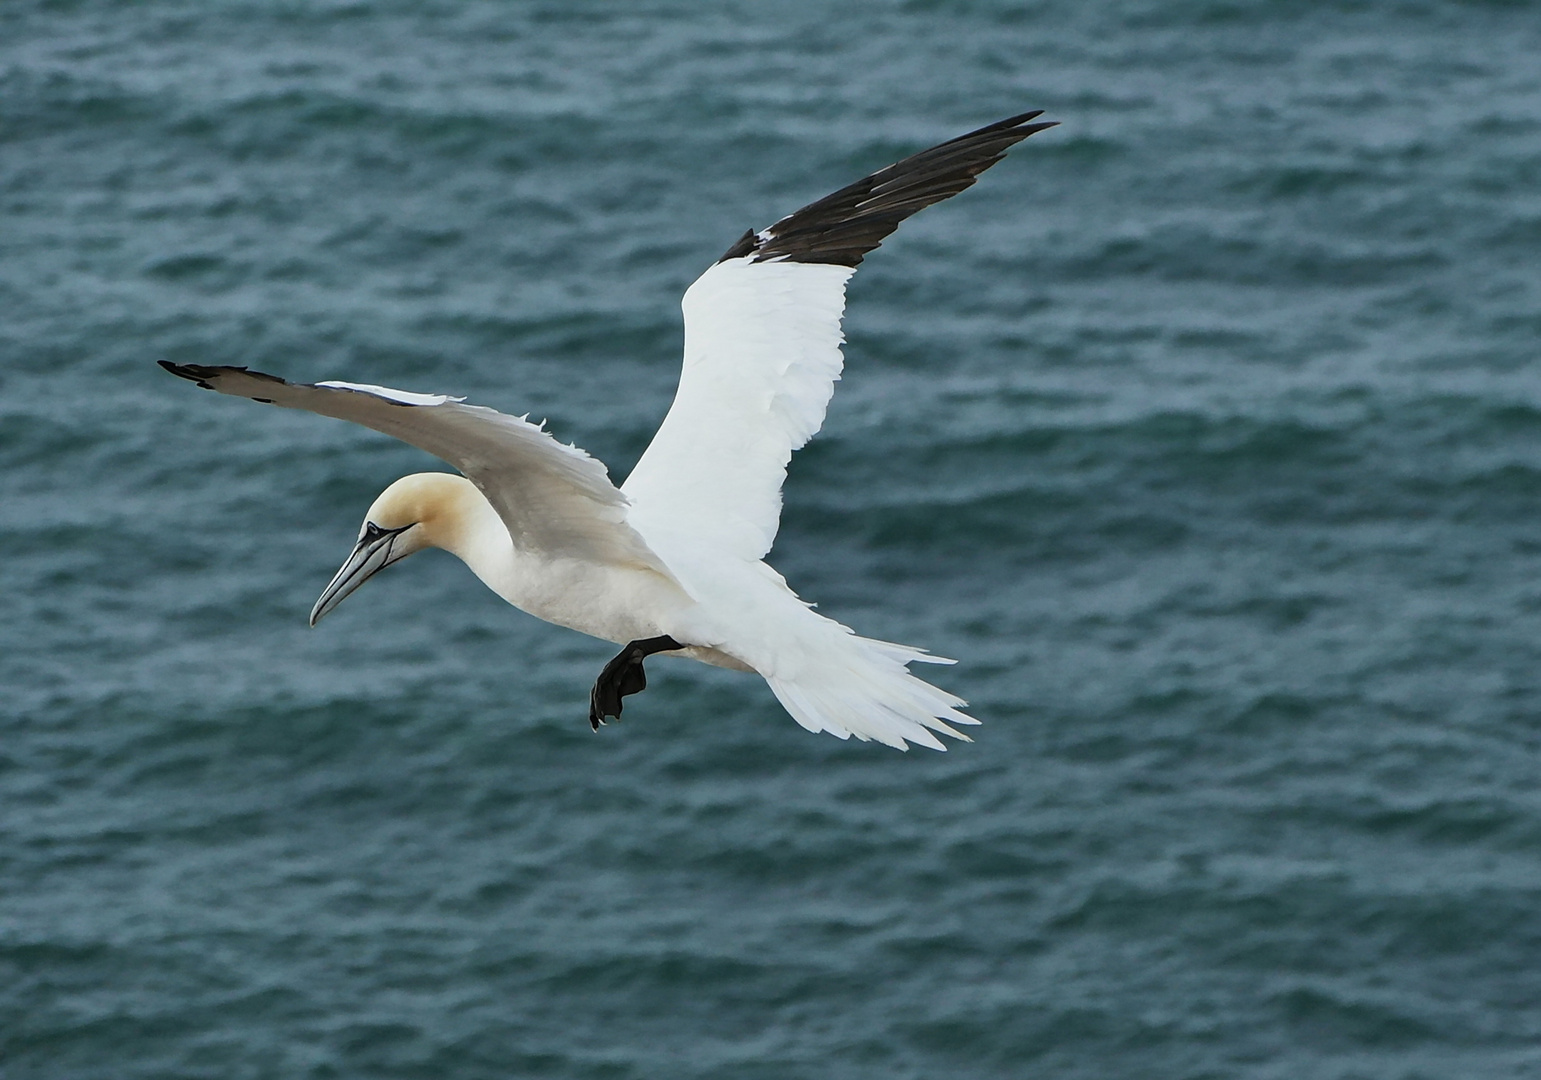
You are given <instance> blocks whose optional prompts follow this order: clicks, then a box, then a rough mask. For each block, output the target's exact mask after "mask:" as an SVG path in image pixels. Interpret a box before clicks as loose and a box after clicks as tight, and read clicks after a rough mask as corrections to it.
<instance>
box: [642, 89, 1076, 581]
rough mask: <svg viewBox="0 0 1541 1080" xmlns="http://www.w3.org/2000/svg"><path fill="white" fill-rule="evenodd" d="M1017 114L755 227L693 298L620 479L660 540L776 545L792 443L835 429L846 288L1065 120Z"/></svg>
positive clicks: (748, 551)
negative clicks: (896, 238)
mask: <svg viewBox="0 0 1541 1080" xmlns="http://www.w3.org/2000/svg"><path fill="white" fill-rule="evenodd" d="M1039 115H1041V110H1040V112H1030V113H1023V114H1022V115H1021V116H1013V117H1011V118H1009V119H1006V120H1002V121H1000V122H999V123H996V124H991V125H989V126H988V127H983V128H980V129H979V130H978V131H973V132H970V133H969V134H967V135H962V136H959V137H958V138H956V139H952V140H951V141H949V142H944V143H942V144H941V145H940V146H934V147H932V148H931V149H929V150H924V151H922V152H921V153H918V154H915V155H914V156H912V157H908V158H905V159H904V160H903V161H901V162H898V163H897V164H895V165H890V166H888V168H886V169H880V170H879V171H877V172H875V173H873V174H872V175H871V176H868V177H866V178H865V179H862V180H858V181H857V182H856V183H854V184H852V185H850V186H849V187H845V188H842V189H840V190H839V191H837V192H835V193H834V194H833V195H829V196H826V197H825V198H823V199H820V200H819V201H818V202H815V203H810V204H809V205H808V206H805V207H803V208H802V209H801V210H799V211H797V212H796V213H795V214H792V215H791V216H789V217H784V218H782V219H781V220H780V221H778V222H776V224H774V225H772V226H771V227H770V228H768V229H763V230H761V231H760V232H758V233H756V232H748V233H745V234H744V235H743V237H742V238H741V239H740V240H739V241H738V243H736V244H734V245H733V246H732V247H731V248H729V249H728V251H727V253H726V254H725V255H723V257H722V259H721V260H719V261H718V263H717V264H716V265H715V266H713V267H712V268H711V269H710V270H708V271H707V272H706V273H704V274H702V275H701V277H700V278H698V279H697V280H696V282H695V284H693V285H692V286H691V287H690V288H689V290H687V291H686V293H685V299H684V303H683V307H684V310H685V364H684V370H683V371H682V373H681V375H680V384H679V390H678V391H677V392H676V394H675V398H674V404H673V406H672V407H671V408H670V409H669V414H668V416H666V417H665V418H664V422H663V425H662V426H661V427H660V428H659V429H658V434H657V435H655V436H654V438H653V442H652V444H651V445H650V446H649V447H648V448H647V452H646V453H644V454H643V455H642V459H641V460H640V461H638V462H637V467H636V469H635V470H633V472H632V474H631V476H630V477H629V478H628V479H627V481H626V483H625V484H624V485H623V486H622V489H621V490H622V491H624V492H625V493H626V495H627V497H629V498H630V499H631V501H632V503H633V507H632V511H631V520H632V521H634V522H636V523H637V525H638V526H639V527H640V528H641V529H642V530H643V532H644V533H645V534H646V535H647V536H649V537H652V538H654V539H655V542H656V540H657V539H659V538H661V537H665V536H671V537H672V536H679V537H680V538H681V539H682V540H687V542H689V543H690V544H691V545H693V546H694V545H700V544H709V545H710V546H711V548H713V549H715V550H721V551H723V552H724V553H731V554H734V555H737V556H739V557H741V558H745V559H751V560H753V559H759V558H760V557H762V556H763V555H764V554H765V553H766V552H767V551H769V550H770V546H771V543H772V541H774V540H775V538H776V528H777V525H778V523H779V521H780V518H781V484H782V481H783V480H784V479H785V478H786V467H787V462H788V461H789V460H790V459H791V456H792V451H794V450H796V449H798V448H799V447H801V446H802V445H803V444H804V443H806V442H807V441H808V440H809V439H810V438H812V437H813V435H814V433H815V432H817V431H818V430H819V428H820V426H821V425H822V424H823V423H824V410H825V407H826V406H827V405H828V404H829V399H830V396H831V395H832V394H833V393H834V389H835V381H836V380H837V379H839V378H840V369H841V365H842V357H841V355H840V343H841V342H842V341H843V340H844V338H843V336H842V335H841V333H840V318H841V315H842V314H843V313H844V311H845V283H846V280H847V279H848V278H850V276H851V274H852V273H854V272H855V269H856V266H857V265H858V264H859V263H860V262H861V260H862V256H864V255H865V254H866V253H867V252H869V251H871V250H872V249H874V248H876V247H877V246H878V245H879V244H880V243H882V241H883V239H884V238H885V237H886V236H888V234H889V233H891V232H893V231H894V229H896V228H898V226H899V223H900V222H901V221H903V220H904V219H905V218H907V217H909V216H910V215H911V214H913V213H915V212H916V211H917V210H922V209H924V208H925V207H927V206H930V205H931V204H932V203H935V202H940V201H941V200H943V199H945V198H948V197H949V196H952V195H956V194H957V193H958V192H960V191H962V190H963V189H964V188H966V187H969V186H970V185H971V184H973V183H974V180H975V178H976V177H977V176H978V175H979V174H980V173H982V172H984V170H986V169H988V168H989V167H990V166H991V165H994V164H995V163H996V162H997V161H999V160H1000V159H1001V158H1002V157H1003V156H1004V155H1005V153H1006V151H1007V150H1008V149H1010V147H1011V146H1013V145H1014V144H1016V143H1018V142H1020V141H1021V140H1023V139H1025V138H1027V137H1028V136H1029V135H1031V134H1033V133H1034V132H1037V131H1042V130H1044V129H1045V128H1049V127H1053V126H1054V125H1053V123H1048V122H1044V123H1036V124H1035V123H1030V121H1032V120H1033V119H1034V118H1035V117H1037V116H1039Z"/></svg>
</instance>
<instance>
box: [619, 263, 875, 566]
mask: <svg viewBox="0 0 1541 1080" xmlns="http://www.w3.org/2000/svg"><path fill="white" fill-rule="evenodd" d="M853 272H854V269H853V268H852V267H848V266H835V265H828V264H823V263H800V262H753V261H751V260H750V259H749V258H747V257H746V258H739V259H729V260H727V261H725V262H720V263H718V264H717V265H716V266H713V267H712V268H711V269H710V270H708V271H707V272H706V273H704V274H702V275H701V276H700V277H699V278H698V279H696V282H695V284H694V285H692V286H691V287H690V289H689V290H688V291H687V292H686V293H685V299H684V301H683V303H682V305H681V306H682V307H683V308H684V311H685V362H684V369H683V371H682V372H681V374H680V384H679V390H678V391H677V393H676V394H675V398H674V404H673V406H672V407H671V408H670V409H669V414H668V416H666V417H665V418H664V422H663V425H662V426H661V427H660V428H659V429H658V434H657V435H655V436H654V437H653V442H652V444H651V445H649V446H648V448H647V452H646V453H644V454H643V455H642V459H641V460H640V461H638V462H637V467H636V468H635V469H634V470H633V471H632V474H631V476H630V477H629V478H628V479H627V480H626V483H625V484H624V485H623V486H622V488H621V490H622V491H623V492H625V494H626V496H627V497H628V498H629V499H630V500H631V502H632V504H633V505H632V511H631V520H632V521H634V522H636V523H637V524H638V526H639V528H641V529H642V531H643V533H644V534H645V535H648V536H652V535H655V534H676V535H678V534H687V535H689V536H690V537H691V538H692V541H693V545H692V546H697V545H699V546H710V547H711V548H712V549H714V550H716V551H719V552H721V553H722V554H725V555H732V556H736V557H738V558H741V559H747V560H755V559H759V558H760V557H761V556H763V555H764V554H765V553H766V552H767V551H769V550H770V547H771V543H772V542H773V541H774V540H775V539H776V529H777V525H778V523H779V522H780V519H781V485H782V482H783V481H784V480H785V479H786V469H787V462H788V461H789V460H791V457H792V451H794V450H796V449H798V448H799V447H801V446H802V445H803V444H804V443H806V442H807V441H808V440H809V439H810V438H812V437H813V435H814V434H815V433H816V432H817V431H818V430H819V428H820V427H821V426H822V425H823V423H824V411H825V408H826V407H827V406H828V405H829V399H830V396H831V395H832V394H833V393H834V389H835V382H836V380H838V379H839V378H840V369H841V366H842V364H843V362H844V361H843V358H842V357H841V355H840V344H841V342H842V341H844V340H845V339H844V337H843V335H842V334H841V332H840V318H841V315H842V314H843V313H844V311H845V283H846V281H847V279H849V278H850V276H851V274H852V273H853Z"/></svg>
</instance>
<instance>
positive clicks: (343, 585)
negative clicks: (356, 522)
mask: <svg viewBox="0 0 1541 1080" xmlns="http://www.w3.org/2000/svg"><path fill="white" fill-rule="evenodd" d="M405 531H406V530H404V529H392V530H389V531H386V530H382V529H376V528H374V527H373V526H371V527H370V528H369V529H367V530H366V531H365V533H364V535H363V536H361V537H359V542H358V543H357V544H355V545H354V546H353V552H352V554H350V555H349V556H348V561H347V562H345V563H343V564H342V569H341V570H339V571H337V575H336V576H335V577H333V578H332V581H331V584H329V585H328V586H327V587H326V588H325V589H324V590H322V592H321V598H320V599H319V600H317V601H316V606H315V607H313V608H311V609H310V625H311V626H315V625H316V623H318V622H320V621H321V617H322V616H323V615H325V614H327V613H328V612H330V611H331V610H332V609H333V608H334V607H336V606H337V605H338V604H340V603H342V602H343V600H345V599H346V598H347V596H348V594H349V593H351V592H352V591H353V590H354V589H356V588H358V587H359V586H360V585H362V584H364V582H366V581H368V580H369V579H370V578H371V577H373V576H374V575H375V572H376V571H379V570H382V569H384V568H385V567H387V566H389V565H390V564H391V563H392V562H394V561H395V560H394V559H392V558H391V547H392V545H394V544H395V542H396V537H398V536H400V535H401V534H402V533H403V532H405Z"/></svg>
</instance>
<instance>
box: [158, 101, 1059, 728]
mask: <svg viewBox="0 0 1541 1080" xmlns="http://www.w3.org/2000/svg"><path fill="white" fill-rule="evenodd" d="M1039 115H1041V110H1039V111H1038V112H1029V113H1024V114H1022V115H1020V116H1013V117H1011V118H1009V119H1006V120H1002V121H1000V122H999V123H995V124H991V125H989V126H988V127H983V128H980V129H979V130H978V131H973V132H970V133H969V134H967V135H962V136H959V137H958V138H956V139H952V140H950V141H948V142H944V143H942V144H940V145H939V146H934V147H932V148H931V149H929V150H925V151H922V152H921V153H918V154H915V155H913V156H912V157H908V158H905V159H904V160H903V161H900V162H898V163H897V164H894V165H890V166H888V167H887V168H886V169H881V170H879V171H878V172H875V173H873V174H872V175H871V176H868V177H866V178H865V179H862V180H859V181H857V182H856V183H854V184H852V185H850V186H849V187H845V188H842V189H841V190H839V191H837V192H835V193H834V194H832V195H829V196H827V197H825V198H823V199H820V200H819V201H818V202H815V203H811V204H809V205H808V206H805V207H803V208H802V209H801V210H799V211H797V212H796V213H795V214H792V215H790V216H789V217H785V218H782V219H781V220H780V221H778V222H776V223H775V224H774V225H772V226H770V227H769V228H767V229H762V230H760V231H759V232H746V233H745V234H744V235H743V237H742V238H741V239H740V240H739V241H738V242H737V243H736V244H734V245H733V246H732V247H731V248H729V249H728V251H727V253H726V254H724V255H723V256H722V258H721V259H719V260H718V261H717V263H716V264H715V265H714V266H712V268H711V269H709V270H707V271H706V273H704V274H702V275H701V276H700V277H699V278H698V279H697V280H696V282H695V284H693V285H691V287H690V288H689V289H688V290H687V291H686V293H685V298H684V303H683V307H684V313H685V362H684V370H683V371H682V373H681V375H680V382H679V389H678V391H677V392H676V394H675V397H674V404H673V405H672V406H671V408H670V409H669V413H668V415H667V416H666V417H665V418H664V421H663V425H662V426H661V427H660V428H659V429H658V433H657V434H656V435H655V436H654V438H653V441H652V444H651V445H650V446H649V447H648V448H647V451H646V453H644V454H643V455H642V459H641V460H640V461H638V462H637V466H636V468H635V469H634V470H632V473H631V476H630V478H628V479H627V481H626V483H625V484H623V485H622V486H621V487H620V488H619V489H617V488H616V487H615V486H614V485H613V484H612V483H611V482H610V478H609V474H608V472H607V471H606V470H605V467H604V465H602V464H601V463H600V462H598V461H596V460H595V459H594V458H592V457H590V456H589V455H588V454H586V453H584V452H583V451H582V450H579V449H577V448H576V447H573V446H566V445H563V444H562V443H560V442H558V441H557V440H556V439H554V438H553V437H552V436H551V435H550V434H548V433H547V432H546V431H545V430H544V428H543V426H542V425H537V424H532V423H530V422H529V421H528V419H527V418H525V417H513V416H507V415H504V414H503V413H500V412H497V411H495V410H493V409H487V408H480V407H477V406H474V405H466V404H463V401H464V399H463V398H455V397H447V396H443V395H437V394H414V393H408V392H406V391H402V390H392V389H390V388H388V387H383V386H371V385H365V384H360V383H351V382H321V383H315V384H307V383H289V382H286V381H284V380H283V379H280V378H277V377H275V376H273V375H265V374H263V373H261V372H256V371H249V370H247V369H246V368H242V367H211V366H204V365H201V364H173V363H170V362H168V361H164V360H163V361H161V362H160V363H161V366H162V367H164V368H165V369H166V370H167V371H170V372H171V373H172V374H174V375H179V376H181V377H182V378H185V379H191V380H193V381H194V382H196V383H197V384H198V385H199V386H201V387H203V388H204V389H206V390H218V391H219V392H220V393H222V394H233V395H236V396H238V397H246V398H251V399H253V400H254V401H261V402H265V403H267V404H272V405H282V406H284V407H286V408H294V409H305V410H308V411H310V412H315V413H320V414H322V415H323V416H335V417H338V418H340V419H343V420H351V421H353V422H354V423H357V424H363V425H365V426H366V427H371V428H374V429H375V430H376V431H381V432H384V433H385V434H387V435H393V436H395V437H396V438H398V439H401V440H403V441H404V442H408V443H411V444H412V445H413V446H416V447H419V448H421V449H423V450H426V451H427V452H428V453H430V454H434V455H436V456H438V457H440V458H442V459H444V460H445V461H447V462H448V463H449V464H451V465H453V466H454V467H455V468H456V469H458V470H460V472H461V473H462V474H463V475H461V476H455V475H451V474H449V473H418V474H415V475H412V476H405V477H403V478H401V479H400V480H397V481H396V482H395V483H394V484H392V485H391V486H390V487H388V488H386V490H385V491H384V492H383V493H382V494H381V495H380V497H379V498H377V499H376V500H375V502H374V505H372V506H371V507H370V508H369V513H368V514H367V515H366V516H365V519H364V525H363V527H362V529H361V530H360V531H359V537H358V542H357V544H356V545H355V546H354V548H353V552H352V553H351V554H350V555H349V556H348V559H347V561H346V562H345V563H343V566H342V569H341V570H339V571H338V572H337V575H336V576H335V577H334V578H333V579H332V581H331V583H330V584H329V585H327V587H326V589H325V591H323V592H322V594H321V597H320V599H319V600H317V601H316V605H315V607H314V608H313V609H312V611H311V613H310V622H311V625H312V626H314V625H315V624H316V622H317V620H319V619H320V618H321V617H322V616H323V615H325V614H326V613H327V612H329V611H331V610H332V609H333V608H334V607H336V606H337V605H338V604H339V603H340V602H341V601H342V600H343V598H344V597H346V596H347V595H348V594H349V593H351V592H353V591H354V590H355V589H357V588H358V587H359V586H360V585H361V584H363V583H364V581H365V580H367V579H368V578H369V577H371V576H372V575H374V574H375V573H376V572H377V571H379V570H380V569H382V568H384V567H386V566H389V565H390V564H391V563H394V562H399V561H400V560H402V559H404V558H406V557H407V556H408V555H411V554H412V553H413V552H416V551H421V550H422V549H423V548H428V547H437V548H443V549H444V550H446V551H449V552H451V553H452V554H454V555H456V556H458V557H459V558H460V559H461V560H462V561H463V562H464V563H465V564H466V565H467V566H469V567H470V568H471V570H472V572H473V573H475V574H476V576H477V577H479V578H481V580H482V581H483V582H484V583H485V584H486V585H487V587H488V588H490V589H492V591H493V592H495V593H497V594H498V595H499V596H501V597H502V598H503V599H505V600H507V601H508V602H509V603H510V604H513V605H514V606H515V607H517V608H520V609H522V610H524V611H527V612H529V613H530V614H531V615H534V616H536V617H537V618H541V619H545V620H546V621H547V622H552V623H556V624H557V625H559V626H566V627H571V628H572V629H574V630H579V631H582V632H583V633H585V634H590V635H593V636H594V637H598V638H603V639H605V640H607V641H612V642H616V643H618V644H619V643H625V648H623V649H622V650H621V652H620V654H619V655H617V656H616V657H615V658H614V659H613V660H611V661H610V662H609V663H608V664H607V665H605V668H604V670H603V671H602V672H601V673H600V676H599V678H598V680H597V681H596V682H595V684H594V689H593V692H592V694H591V695H590V704H589V722H590V723H591V725H592V726H593V727H594V729H595V730H598V728H599V726H600V725H601V724H602V723H603V722H604V721H605V719H606V718H608V717H615V718H619V717H620V715H621V699H622V697H624V696H626V695H629V694H634V693H637V692H638V691H640V690H642V689H643V688H644V687H646V685H647V680H646V677H645V675H644V672H643V667H642V663H643V661H644V660H645V659H646V658H647V657H648V656H650V655H652V654H654V653H658V652H674V653H677V654H679V655H682V656H688V657H690V658H692V659H695V660H700V661H702V662H704V663H708V664H715V665H717V666H720V667H727V668H735V669H738V670H741V671H755V672H758V673H759V674H760V675H761V676H762V677H763V678H764V679H765V681H766V682H767V683H769V684H770V688H771V690H772V692H773V693H774V694H775V695H776V698H777V699H778V700H779V701H780V702H781V704H782V705H783V706H785V708H786V710H787V712H789V713H791V714H792V717H793V718H794V719H795V720H796V721H797V722H798V723H799V724H801V725H802V726H803V727H805V728H807V729H808V730H809V731H815V732H817V731H827V732H829V733H831V734H833V735H836V736H838V737H839V738H842V739H846V738H849V737H850V736H852V735H854V736H856V737H857V738H858V739H861V740H864V741H865V740H869V739H876V740H877V741H879V742H882V743H887V744H888V745H889V746H894V747H898V748H899V749H901V750H907V749H909V747H908V745H907V742H913V743H918V744H920V745H922V746H929V747H931V748H933V749H936V750H944V749H946V747H945V746H944V745H943V744H942V742H941V740H939V739H938V738H937V737H936V735H935V734H933V733H934V732H940V733H943V734H946V735H950V736H953V737H955V738H959V739H964V740H965V741H967V736H965V735H963V734H962V733H961V732H959V731H957V730H956V729H954V728H953V727H952V726H951V724H977V723H978V721H977V720H975V719H974V718H973V717H971V716H968V715H966V714H965V713H963V712H961V711H959V707H960V706H962V705H964V704H965V703H964V702H963V701H962V700H961V699H959V698H957V697H955V696H953V695H952V694H949V693H947V692H946V691H945V690H939V689H937V688H936V687H934V686H932V685H930V684H929V683H926V682H922V681H921V680H920V679H918V678H916V677H915V676H914V675H912V674H910V672H909V670H908V668H907V666H906V665H908V664H910V663H914V662H917V661H919V662H924V663H933V664H950V663H952V662H953V661H951V660H946V659H943V658H941V657H936V656H931V655H928V654H927V653H926V652H925V651H924V650H922V649H918V648H912V647H910V646H907V645H896V644H893V643H891V642H886V641H876V640H873V639H871V638H863V637H858V636H856V634H855V633H853V632H852V631H851V630H850V629H849V628H848V627H845V626H842V625H841V624H840V623H837V622H835V621H834V620H832V619H827V618H825V617H823V616H822V615H818V614H816V613H815V612H814V611H813V610H812V608H811V607H810V606H809V605H808V604H806V603H804V602H803V601H802V600H800V599H799V598H798V597H797V595H796V594H795V593H794V592H792V590H791V589H790V588H788V587H787V584H786V581H785V580H784V579H783V578H782V577H781V575H780V574H778V573H776V571H774V570H772V569H771V568H770V567H769V566H768V565H767V564H766V563H765V562H764V561H763V556H764V555H765V554H766V552H768V551H769V550H770V547H771V542H772V541H773V540H774V539H775V536H776V528H777V524H778V522H779V519H780V516H781V485H782V481H783V480H784V479H785V477H786V466H787V462H788V461H789V460H790V458H791V456H792V451H794V450H796V449H798V448H800V447H801V446H802V445H803V444H804V443H806V442H807V441H808V440H809V438H811V437H812V436H813V435H814V433H815V432H817V431H818V430H819V427H820V426H821V425H822V424H823V422H824V411H825V407H826V406H827V405H828V403H829V399H830V397H831V395H832V394H833V393H834V384H835V381H836V380H837V379H839V378H840V370H841V366H842V363H843V358H842V356H841V353H840V345H841V343H842V341H844V337H843V335H842V334H841V331H840V319H841V316H842V314H843V312H844V310H845V283H846V280H847V279H848V278H850V276H851V274H852V273H854V272H855V268H856V266H857V265H858V264H859V263H860V262H861V260H862V256H863V255H865V254H866V253H867V252H869V251H872V250H873V249H874V248H876V247H877V246H878V245H879V244H880V243H881V242H882V240H883V239H884V238H885V237H886V236H888V234H889V233H891V232H893V231H894V229H895V228H897V227H898V225H899V222H901V221H903V220H904V219H905V218H907V217H909V216H910V215H911V214H913V213H915V212H916V211H918V210H921V209H923V208H924V207H927V206H929V205H931V204H932V203H935V202H940V201H941V200H943V199H946V198H948V197H949V196H952V195H956V194H957V193H958V192H960V191H962V190H963V189H964V188H967V187H969V186H970V185H971V184H973V183H974V179H975V177H977V176H978V175H979V174H980V173H981V172H983V171H984V170H985V169H988V168H989V167H990V166H991V165H994V164H995V163H996V162H997V161H999V160H1000V159H1001V158H1002V157H1003V156H1004V155H1005V152H1006V151H1007V150H1008V149H1009V148H1010V147H1011V146H1013V145H1014V144H1015V143H1017V142H1019V141H1021V140H1022V139H1025V138H1027V137H1028V136H1029V135H1032V134H1033V133H1034V132H1038V131H1042V130H1044V129H1045V128H1049V127H1053V126H1054V125H1053V124H1052V123H1048V122H1041V123H1032V122H1031V121H1033V120H1034V119H1035V118H1036V117H1038V116H1039Z"/></svg>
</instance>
